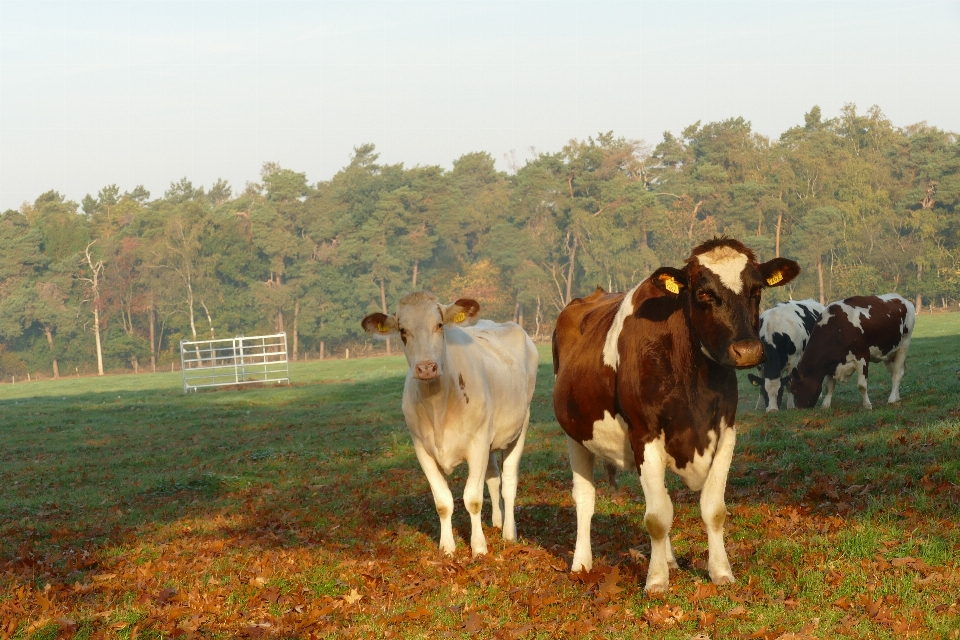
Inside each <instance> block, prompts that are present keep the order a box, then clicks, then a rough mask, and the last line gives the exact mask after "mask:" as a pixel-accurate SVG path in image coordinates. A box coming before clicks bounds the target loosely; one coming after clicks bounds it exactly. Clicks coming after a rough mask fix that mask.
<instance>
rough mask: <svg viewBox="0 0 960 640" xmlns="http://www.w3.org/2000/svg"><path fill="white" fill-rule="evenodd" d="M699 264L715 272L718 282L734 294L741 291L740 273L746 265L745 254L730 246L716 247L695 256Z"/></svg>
mask: <svg viewBox="0 0 960 640" xmlns="http://www.w3.org/2000/svg"><path fill="white" fill-rule="evenodd" d="M697 260H698V261H699V262H700V264H701V265H703V266H704V267H706V268H707V269H709V270H710V271H712V272H714V273H715V274H717V277H718V278H720V282H721V283H723V286H725V287H726V288H727V289H730V290H731V291H733V292H734V293H736V294H738V295H739V294H740V293H743V280H742V279H741V277H740V275H741V274H742V273H743V268H744V267H745V266H747V256H745V255H744V254H742V253H740V252H739V251H737V250H736V249H733V248H731V247H717V248H716V249H714V250H713V251H708V252H707V253H701V254H700V255H698V256H697Z"/></svg>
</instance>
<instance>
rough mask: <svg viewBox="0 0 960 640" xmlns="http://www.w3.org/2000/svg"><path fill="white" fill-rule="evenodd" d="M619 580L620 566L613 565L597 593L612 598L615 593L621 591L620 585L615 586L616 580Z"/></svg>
mask: <svg viewBox="0 0 960 640" xmlns="http://www.w3.org/2000/svg"><path fill="white" fill-rule="evenodd" d="M619 580H620V567H614V568H613V570H612V571H610V572H609V573H608V574H607V577H606V578H605V579H604V580H603V583H602V584H601V585H600V590H599V593H600V595H602V596H605V597H607V598H613V597H614V596H615V595H617V594H618V593H620V592H621V591H623V588H622V587H618V586H617V582H618V581H619Z"/></svg>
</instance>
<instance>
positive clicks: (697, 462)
mask: <svg viewBox="0 0 960 640" xmlns="http://www.w3.org/2000/svg"><path fill="white" fill-rule="evenodd" d="M721 422H722V421H721ZM707 437H709V438H710V442H709V444H707V448H706V449H704V451H703V453H702V454H701V453H698V452H696V451H694V453H693V459H692V460H691V461H690V462H688V463H687V464H686V466H684V467H683V468H680V467H678V466H677V461H676V460H674V459H673V456H671V455H670V454H669V453H667V451H666V446H665V443H664V441H663V435H662V434H661V436H660V438H659V440H654V442H659V443H660V444H659V447H660V448H661V449H662V451H663V454H662V455H663V456H664V459H665V460H666V461H667V466H668V467H669V469H670V470H671V471H673V472H674V473H676V474H677V475H678V476H680V478H682V479H683V483H684V484H685V485H687V486H688V487H690V489H692V490H693V491H699V490H700V489H701V488H702V487H703V483H704V482H706V480H707V474H708V473H709V472H710V466H711V465H712V464H713V455H714V453H715V452H716V450H717V435H716V434H715V433H714V432H713V431H710V432H709V433H708V434H707Z"/></svg>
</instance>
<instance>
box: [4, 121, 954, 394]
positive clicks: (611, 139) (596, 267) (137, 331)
mask: <svg viewBox="0 0 960 640" xmlns="http://www.w3.org/2000/svg"><path fill="white" fill-rule="evenodd" d="M533 155H534V157H531V158H530V159H529V160H527V161H526V162H524V163H522V164H521V163H520V162H517V161H514V162H513V163H512V166H511V167H510V169H511V171H510V172H509V173H504V172H498V171H497V170H496V169H495V167H494V159H493V158H491V157H490V156H489V155H488V154H486V153H470V154H467V155H464V156H462V157H461V158H459V159H458V160H456V161H455V162H454V163H453V167H452V169H450V170H444V169H442V168H440V167H433V166H426V167H420V166H418V167H412V168H406V167H404V166H403V165H402V164H396V165H386V164H379V163H378V156H377V154H376V152H375V149H374V146H373V145H369V144H368V145H363V146H360V147H358V148H356V149H355V152H354V155H353V157H352V159H351V161H350V163H349V165H348V166H346V167H344V168H343V169H342V170H341V171H340V172H339V173H337V174H336V175H335V176H334V177H333V178H332V179H330V180H328V181H324V182H320V183H317V184H310V183H309V182H308V180H307V177H306V175H305V174H304V173H298V172H296V171H293V170H290V169H286V168H282V167H280V166H278V165H276V164H272V163H267V164H265V165H264V167H263V171H262V174H261V182H259V183H257V184H252V183H248V184H247V185H246V187H245V189H244V190H243V191H242V192H241V193H234V192H233V189H232V187H231V186H230V185H229V184H227V183H226V182H224V181H222V180H220V181H218V182H217V183H216V184H214V185H213V186H212V187H210V188H209V190H206V189H204V188H198V187H194V186H193V184H192V183H191V182H190V181H189V180H187V179H186V178H185V179H183V180H181V181H180V182H178V183H175V184H172V185H171V186H170V189H169V190H168V191H167V192H166V193H164V194H163V197H162V198H158V199H151V197H150V194H149V193H148V192H147V191H146V190H144V189H143V188H142V187H137V188H136V189H134V190H133V191H130V192H123V193H122V192H121V191H120V189H118V188H117V187H116V186H115V185H110V186H107V187H104V188H103V189H102V190H101V191H100V192H99V193H98V194H97V196H96V197H93V196H90V195H88V196H87V197H85V198H84V199H83V201H82V202H81V203H80V204H79V205H78V204H77V203H75V202H71V201H69V200H66V199H65V198H64V197H63V196H61V195H60V194H58V193H57V192H55V191H50V192H47V193H44V194H43V195H41V196H40V197H39V198H37V199H36V201H35V202H34V203H33V204H31V205H26V204H25V205H24V206H23V207H22V208H21V209H20V210H19V211H13V210H8V211H6V212H4V213H3V214H2V216H0V256H2V260H0V374H2V375H3V376H5V377H9V376H11V375H18V376H24V375H25V374H26V373H30V372H33V374H34V375H36V374H37V373H42V374H43V375H47V376H51V375H54V376H55V375H63V374H65V373H70V374H73V373H75V372H78V371H79V372H90V371H96V370H98V369H99V370H101V371H102V370H103V368H104V367H106V368H132V369H143V368H146V367H151V368H152V367H154V366H168V363H169V362H170V361H172V360H174V359H178V358H179V356H178V351H177V347H178V343H179V341H180V340H181V339H182V338H186V339H194V338H200V339H205V338H211V337H218V338H223V337H233V336H234V335H240V334H246V335H255V334H260V333H273V332H276V331H286V332H287V334H288V336H289V340H288V342H289V345H290V348H291V351H292V355H293V357H295V358H296V357H298V356H299V357H302V354H303V353H305V352H308V353H310V354H311V355H312V357H316V356H318V355H319V354H320V353H321V350H322V351H323V352H324V353H326V354H327V355H330V354H332V353H334V352H335V351H338V350H342V349H343V348H344V347H348V346H350V344H351V343H352V342H360V341H362V342H364V343H367V341H366V340H365V339H364V337H363V336H362V335H361V331H360V324H359V320H360V318H361V317H363V316H364V315H365V314H366V313H369V312H371V311H373V310H384V311H385V310H388V309H392V308H393V305H394V303H395V302H396V300H397V299H398V298H399V297H400V296H401V295H403V294H405V293H407V292H409V291H411V290H413V289H419V288H428V289H431V290H433V291H434V292H436V293H437V294H438V295H439V296H440V297H441V298H442V299H445V300H452V299H454V298H456V297H458V296H470V297H473V298H476V299H477V300H479V301H480V302H481V303H482V305H483V307H484V314H485V315H486V316H487V317H492V318H495V319H501V320H504V319H511V318H512V319H515V320H518V321H519V322H521V324H523V326H524V327H525V328H526V329H527V330H528V331H529V332H530V333H532V334H538V333H539V334H540V335H546V334H548V333H549V327H550V325H551V323H552V321H553V320H554V318H555V317H556V314H557V313H558V312H559V310H560V309H561V308H562V307H563V306H564V305H565V304H566V303H567V302H568V301H569V300H570V299H571V298H573V297H576V296H578V295H582V294H584V293H587V292H589V291H591V290H592V289H593V288H594V287H595V286H596V285H601V286H603V287H604V288H607V289H611V290H623V289H626V288H628V287H630V286H632V284H634V283H636V282H637V281H639V280H640V279H642V278H644V277H645V276H646V275H647V274H648V273H649V272H650V271H652V270H653V269H655V268H656V267H658V266H660V265H679V264H681V262H682V261H683V259H684V258H685V257H686V256H687V255H688V253H689V251H690V249H691V247H693V246H694V245H695V244H697V243H698V242H699V241H701V240H703V239H704V238H707V237H710V236H713V235H715V234H721V233H724V234H727V235H730V236H734V237H736V238H739V239H741V240H743V241H744V242H745V243H746V244H748V245H749V246H751V247H753V248H754V250H755V251H756V252H757V254H758V255H759V256H760V257H761V258H763V259H769V258H771V257H774V256H776V255H785V256H790V257H793V258H795V259H797V260H798V261H799V262H800V263H801V265H802V266H803V267H804V272H803V274H802V275H801V277H800V278H799V279H798V280H797V281H795V282H794V283H792V284H791V285H790V286H788V287H785V288H783V289H778V290H773V291H771V292H770V295H769V296H768V297H767V303H768V304H769V303H772V302H775V301H777V300H778V299H781V298H787V297H793V298H806V297H813V298H819V299H822V300H826V301H830V300H834V299H838V298H841V297H845V296H849V295H853V294H862V293H874V292H880V291H883V292H886V291H897V292H900V293H901V294H904V295H907V296H910V297H911V298H913V299H915V300H916V301H917V303H918V306H920V305H921V304H922V305H925V306H927V307H929V306H936V307H944V306H949V305H955V304H956V302H957V301H958V300H960V246H958V245H960V212H958V200H960V143H958V139H957V135H956V134H954V133H949V132H945V131H941V130H939V129H936V128H934V127H931V126H927V125H926V124H918V125H912V126H908V127H903V128H898V127H895V126H893V125H892V124H891V122H890V121H889V120H888V119H887V118H885V117H884V116H883V114H882V113H881V112H880V110H879V109H878V108H876V107H875V108H873V109H871V110H869V111H868V112H867V113H866V114H858V113H857V112H856V109H855V107H854V106H853V105H849V106H847V107H846V108H844V109H843V111H842V112H841V114H840V115H839V117H837V118H834V119H829V120H824V119H822V117H821V114H820V109H819V108H818V107H814V108H813V109H812V110H811V111H810V113H808V114H806V116H805V122H804V124H803V125H800V126H796V127H794V128H791V129H790V130H788V131H787V132H785V133H784V134H783V135H781V136H780V138H779V140H770V139H767V138H765V137H764V136H761V135H758V134H756V133H754V132H753V131H751V128H750V123H748V122H746V121H744V120H743V119H742V118H736V119H730V120H725V121H723V122H714V123H709V124H705V125H701V124H700V123H696V124H693V125H691V126H690V127H688V128H686V129H685V130H684V131H683V132H682V133H681V134H680V135H679V136H674V135H671V134H669V133H667V134H664V138H663V140H662V141H661V142H660V143H659V144H658V145H656V147H654V148H650V147H647V146H644V145H643V144H642V143H639V142H635V141H631V140H626V139H623V138H619V137H616V136H614V135H613V134H612V133H607V134H602V135H599V136H597V137H596V138H590V139H587V140H584V141H577V140H574V141H571V142H570V143H569V144H568V145H567V146H565V147H564V148H563V149H562V150H560V151H558V152H556V153H537V154H533ZM367 344H368V343H367Z"/></svg>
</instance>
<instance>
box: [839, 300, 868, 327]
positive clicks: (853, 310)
mask: <svg viewBox="0 0 960 640" xmlns="http://www.w3.org/2000/svg"><path fill="white" fill-rule="evenodd" d="M830 306H831V307H833V306H836V307H839V308H840V309H842V310H843V312H844V313H846V314H847V319H848V320H849V321H850V324H852V325H853V326H855V327H856V328H857V329H860V333H863V324H861V322H860V320H861V318H867V319H868V320H869V319H870V307H869V306H868V307H867V308H866V309H864V308H863V307H851V306H850V305H848V304H847V303H845V302H835V303H833V304H832V305H830Z"/></svg>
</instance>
